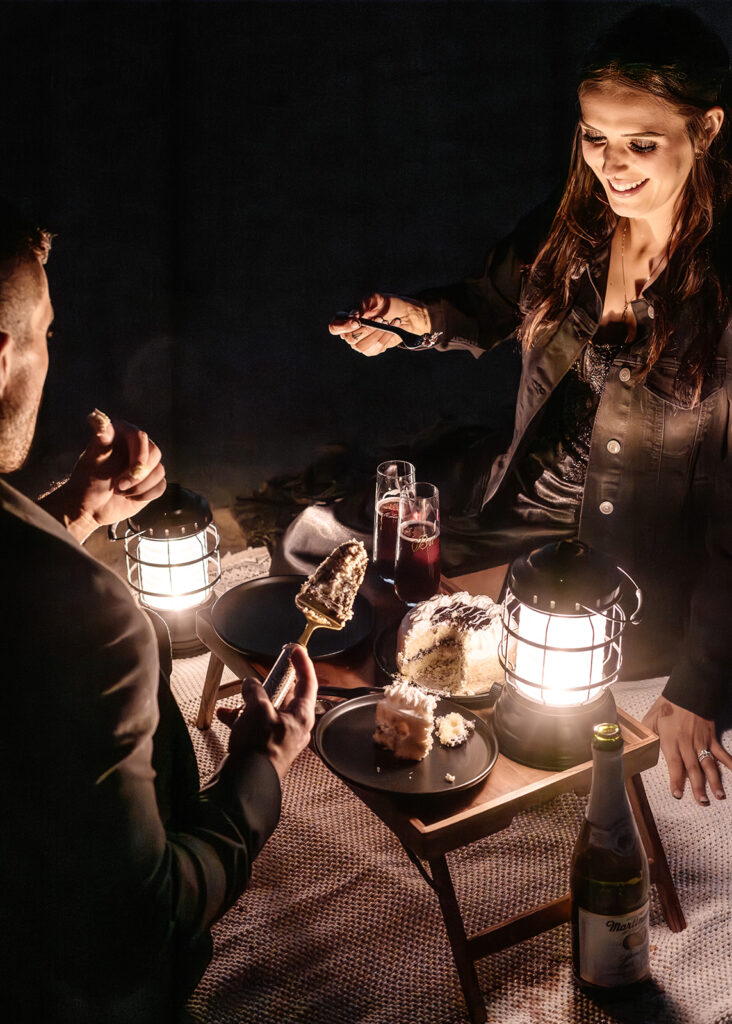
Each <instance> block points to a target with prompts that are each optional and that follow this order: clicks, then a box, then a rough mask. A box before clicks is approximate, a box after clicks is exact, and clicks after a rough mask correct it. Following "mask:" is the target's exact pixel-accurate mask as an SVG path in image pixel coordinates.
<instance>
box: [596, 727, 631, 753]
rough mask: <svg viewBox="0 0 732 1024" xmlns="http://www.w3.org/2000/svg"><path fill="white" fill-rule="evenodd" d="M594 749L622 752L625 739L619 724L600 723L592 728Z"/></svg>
mask: <svg viewBox="0 0 732 1024" xmlns="http://www.w3.org/2000/svg"><path fill="white" fill-rule="evenodd" d="M592 747H593V749H594V750H621V749H622V747H623V737H622V736H621V735H620V726H619V725H618V723H617V722H600V723H599V725H595V726H593V728H592Z"/></svg>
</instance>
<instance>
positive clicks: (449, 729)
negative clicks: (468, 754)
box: [435, 711, 475, 747]
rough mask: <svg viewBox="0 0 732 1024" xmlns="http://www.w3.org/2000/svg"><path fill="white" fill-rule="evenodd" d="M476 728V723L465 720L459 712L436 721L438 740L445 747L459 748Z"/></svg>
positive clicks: (453, 712)
mask: <svg viewBox="0 0 732 1024" xmlns="http://www.w3.org/2000/svg"><path fill="white" fill-rule="evenodd" d="M474 728H475V722H473V721H470V720H469V719H466V718H463V716H462V715H459V714H458V713H457V711H451V712H450V714H449V715H443V716H442V717H441V718H436V719H435V732H436V733H437V739H438V740H439V741H440V743H441V744H442V746H443V747H459V746H460V745H461V744H463V743H465V741H466V740H467V738H468V736H470V734H471V732H472V731H473V729H474Z"/></svg>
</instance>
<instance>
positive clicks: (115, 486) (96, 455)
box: [39, 409, 166, 543]
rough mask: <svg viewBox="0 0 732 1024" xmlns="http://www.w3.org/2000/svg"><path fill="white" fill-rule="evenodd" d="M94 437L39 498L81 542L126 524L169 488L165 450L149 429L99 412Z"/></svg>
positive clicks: (94, 421)
mask: <svg viewBox="0 0 732 1024" xmlns="http://www.w3.org/2000/svg"><path fill="white" fill-rule="evenodd" d="M89 423H90V425H91V427H92V429H93V430H94V437H93V438H92V440H91V442H90V443H89V445H88V446H87V448H86V449H85V451H84V452H83V453H82V455H81V456H80V458H79V461H78V462H77V463H76V466H75V467H74V470H73V472H72V474H71V476H70V477H69V479H68V480H67V481H66V482H65V483H63V484H62V485H61V486H60V487H58V488H56V490H55V491H51V492H50V493H49V494H47V495H45V496H44V497H43V498H41V500H40V501H39V504H40V505H41V506H42V507H43V508H45V509H46V511H47V512H49V513H50V514H51V515H52V516H53V517H54V518H55V519H58V520H59V522H61V523H63V524H64V526H66V528H67V529H68V530H69V532H70V533H71V534H73V536H74V537H76V539H77V540H78V541H80V542H81V543H83V542H84V541H85V540H86V538H87V537H88V536H89V534H90V533H92V532H93V531H94V530H96V528H97V527H98V526H106V525H109V524H111V523H118V522H121V521H122V520H123V519H127V518H128V517H129V516H132V515H134V514H135V513H136V512H139V511H140V509H142V508H144V507H145V505H147V504H148V503H149V502H151V501H153V500H154V499H155V498H159V497H160V495H161V494H162V493H163V491H164V490H165V482H166V481H165V467H164V466H163V464H162V462H161V461H160V458H161V456H160V449H159V448H158V447H157V445H156V444H154V443H153V442H152V441H151V440H150V438H149V437H148V436H147V434H146V433H145V432H144V431H143V430H138V429H137V427H133V426H132V425H131V424H130V423H125V422H124V421H123V420H114V421H112V420H110V419H109V417H108V416H105V414H104V413H100V412H98V410H96V409H95V410H94V412H93V413H92V414H91V415H90V416H89Z"/></svg>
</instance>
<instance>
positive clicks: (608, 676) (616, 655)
mask: <svg viewBox="0 0 732 1024" xmlns="http://www.w3.org/2000/svg"><path fill="white" fill-rule="evenodd" d="M521 604H522V602H521V601H520V600H519V599H518V598H517V597H516V596H515V595H514V594H512V593H511V591H510V590H509V589H507V590H506V597H505V600H504V602H503V607H502V626H503V629H502V632H501V640H500V643H499V646H498V660H499V661H500V663H501V666H502V668H503V669H504V671H505V673H506V679H507V680H508V681H509V682H511V683H513V684H514V685H515V686H517V688H518V689H520V690H523V692H524V693H526V695H527V696H531V697H533V699H534V700H537V701H540V702H541V703H544V704H551V703H553V700H552V698H553V697H554V696H555V690H554V688H553V687H552V686H551V684H550V683H549V682H548V669H549V668H550V667H551V661H552V658H553V656H556V657H557V658H564V659H567V658H571V657H573V656H575V655H577V656H581V655H586V656H587V657H585V658H582V661H584V662H585V663H586V664H587V666H588V672H587V681H586V682H582V683H580V684H579V685H577V686H572V685H569V686H563V687H562V690H561V692H562V693H563V694H567V695H571V696H572V698H573V699H571V700H567V701H566V702H564V703H566V704H583V703H586V702H587V701H589V700H592V698H593V697H594V696H595V692H596V691H597V690H601V689H604V688H605V687H606V686H608V685H609V684H610V683H614V682H615V681H616V679H617V678H618V673H619V671H620V660H621V637H622V635H623V633H624V632H625V630H626V628H627V626H628V624H629V623H630V619H629V617H628V616H627V615H626V614H625V612H624V611H623V609H622V608H621V607H620V605H618V604H614V605H613V606H612V607H611V608H609V609H608V610H606V611H598V610H596V609H593V608H585V607H584V606H580V614H578V615H577V616H570V615H555V614H554V613H552V612H542V611H536V610H535V609H533V608H531V609H528V608H527V610H528V611H531V613H532V615H534V616H537V617H538V616H541V618H542V619H544V620H545V621H544V623H543V624H542V625H541V627H540V628H541V630H542V632H543V639H542V640H539V639H532V638H531V636H529V635H527V634H526V633H522V632H521V616H520V614H517V613H518V609H519V606H520V605H521ZM524 607H526V606H524ZM580 617H588V624H589V626H590V628H591V630H592V639H593V641H594V642H593V643H590V644H587V645H584V646H575V645H574V644H573V645H571V646H559V645H556V644H552V643H550V642H549V637H550V633H551V629H552V624H553V623H556V622H557V621H561V620H565V621H567V620H569V621H570V622H571V620H572V619H574V618H577V619H579V618H580ZM598 620H599V622H598ZM600 631H602V635H601V636H600V637H599V638H598V633H599V632H600ZM519 645H524V647H525V648H529V649H530V650H531V651H535V652H536V655H537V658H536V662H537V663H538V662H540V663H541V671H540V672H539V673H537V674H538V675H539V681H538V682H537V681H536V680H535V679H529V678H527V677H526V676H525V675H521V674H520V672H519V671H518V666H517V662H518V658H517V653H518V652H519V650H520V647H519ZM578 660H579V658H578ZM534 691H535V692H534ZM575 695H576V699H574V698H575Z"/></svg>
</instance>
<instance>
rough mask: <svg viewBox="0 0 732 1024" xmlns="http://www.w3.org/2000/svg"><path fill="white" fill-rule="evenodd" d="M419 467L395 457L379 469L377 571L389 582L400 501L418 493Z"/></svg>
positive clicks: (377, 471)
mask: <svg viewBox="0 0 732 1024" xmlns="http://www.w3.org/2000/svg"><path fill="white" fill-rule="evenodd" d="M414 480H415V471H414V466H413V465H412V463H411V462H404V461H402V460H399V459H392V460H391V461H390V462H382V463H381V464H380V465H379V466H378V467H377V469H376V501H375V503H374V552H373V561H374V567H375V568H376V572H377V573H378V574H379V576H380V577H381V578H382V580H383V581H384V582H385V583H393V582H394V562H395V560H396V544H397V533H398V530H399V503H400V501H401V499H402V498H403V497H405V496H409V495H411V494H413V493H414Z"/></svg>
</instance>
